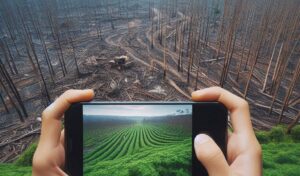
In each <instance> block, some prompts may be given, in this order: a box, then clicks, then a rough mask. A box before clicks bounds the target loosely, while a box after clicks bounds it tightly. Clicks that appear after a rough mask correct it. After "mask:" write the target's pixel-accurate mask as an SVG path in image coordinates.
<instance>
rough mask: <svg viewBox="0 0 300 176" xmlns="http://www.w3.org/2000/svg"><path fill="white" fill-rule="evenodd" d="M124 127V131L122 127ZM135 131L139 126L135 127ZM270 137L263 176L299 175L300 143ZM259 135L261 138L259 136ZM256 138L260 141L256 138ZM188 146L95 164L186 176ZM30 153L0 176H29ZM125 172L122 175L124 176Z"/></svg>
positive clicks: (0, 169)
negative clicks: (141, 160)
mask: <svg viewBox="0 0 300 176" xmlns="http://www.w3.org/2000/svg"><path fill="white" fill-rule="evenodd" d="M127 127H128V126H127ZM123 128H125V126H124V127H123ZM136 128H139V127H137V126H136ZM148 128H151V126H148ZM136 130H137V129H136ZM169 130H170V129H169ZM117 131H118V130H117V128H115V129H114V131H113V132H112V133H116V132H117ZM262 133H264V134H265V132H262ZM142 134H143V133H142ZM270 134H272V133H267V134H266V135H265V136H264V138H263V139H264V141H265V142H263V141H262V140H261V142H262V143H263V144H262V149H263V169H264V170H263V175H264V176H282V175H287V176H298V175H299V173H300V167H299V165H300V143H299V141H293V140H292V138H291V136H290V135H284V134H282V133H281V134H280V135H279V136H282V138H281V139H280V140H274V139H273V140H272V135H270ZM259 136H261V134H260V135H259ZM106 137H107V136H106ZM259 139H262V138H261V137H259ZM266 139H267V140H266ZM102 140H103V139H102ZM98 142H99V141H98ZM190 143H191V140H188V139H186V140H182V141H181V142H177V144H175V143H170V144H164V145H160V146H157V147H147V146H146V147H141V148H140V149H139V150H137V151H138V152H133V154H131V155H130V156H127V157H120V158H118V159H115V160H110V161H103V162H100V163H98V164H97V165H95V167H97V168H107V171H108V172H110V173H113V175H118V174H119V171H121V170H123V171H124V170H126V171H127V172H126V173H127V175H132V176H134V175H141V176H143V175H166V174H165V173H170V172H172V170H170V169H171V168H173V167H174V166H176V168H178V169H176V172H175V171H174V172H172V175H187V174H188V173H189V171H190V170H189V169H190V168H189V166H190V163H189V162H190V160H189V156H190V153H189V152H190V151H189V150H186V151H184V149H187V148H188V147H187V146H190V145H191V144H190ZM90 144H92V142H90ZM32 146H35V147H36V144H33V145H32ZM90 147H91V146H90ZM150 148H152V149H150ZM33 152H34V150H33V147H29V149H28V150H26V151H25V152H24V153H23V154H22V155H21V156H20V159H19V160H17V162H16V163H11V164H3V163H2V164H0V176H30V175H31V162H30V158H32V155H33ZM87 156H88V155H87ZM146 156H147V157H146ZM140 157H142V158H144V157H146V158H144V159H143V162H142V163H139V162H138V161H137V159H138V158H140ZM85 159H86V158H85ZM153 168H155V170H153ZM88 169H90V170H88ZM93 169H94V168H89V167H87V168H86V171H87V172H91V171H92V170H93ZM103 172H104V170H102V171H101V170H98V171H97V170H96V171H94V172H93V173H90V175H107V174H110V173H107V174H106V173H103ZM126 173H124V175H125V174H126Z"/></svg>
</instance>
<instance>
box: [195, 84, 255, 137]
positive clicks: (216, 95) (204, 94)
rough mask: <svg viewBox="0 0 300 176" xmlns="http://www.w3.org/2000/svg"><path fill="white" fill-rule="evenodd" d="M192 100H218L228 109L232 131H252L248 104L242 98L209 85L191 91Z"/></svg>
mask: <svg viewBox="0 0 300 176" xmlns="http://www.w3.org/2000/svg"><path fill="white" fill-rule="evenodd" d="M192 99H193V100H194V101H218V102H220V103H222V104H224V105H225V106H226V108H227V109H228V110H229V111H230V119H231V123H232V126H233V131H234V133H235V132H237V133H241V132H247V133H253V128H252V124H251V120H250V112H249V105H248V103H247V101H245V100H244V99H242V98H240V97H238V96H236V95H234V94H232V93H230V92H229V91H227V90H225V89H222V88H220V87H211V88H206V89H202V90H198V91H195V92H193V93H192Z"/></svg>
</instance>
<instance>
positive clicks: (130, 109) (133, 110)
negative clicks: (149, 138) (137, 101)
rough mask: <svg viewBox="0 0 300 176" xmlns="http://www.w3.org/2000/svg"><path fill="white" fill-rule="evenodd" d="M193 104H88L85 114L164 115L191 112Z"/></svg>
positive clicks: (84, 110) (84, 109)
mask: <svg viewBox="0 0 300 176" xmlns="http://www.w3.org/2000/svg"><path fill="white" fill-rule="evenodd" d="M191 113H192V106H191V105H88V106H87V105H86V106H84V107H83V114H84V115H108V116H115V115H116V116H164V115H174V114H191Z"/></svg>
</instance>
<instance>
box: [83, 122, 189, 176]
mask: <svg viewBox="0 0 300 176" xmlns="http://www.w3.org/2000/svg"><path fill="white" fill-rule="evenodd" d="M177 129H180V127H178V128H177ZM100 131H101V130H100ZM104 131H105V130H104ZM113 131H114V132H111V133H110V134H109V135H107V134H105V136H106V137H105V138H104V139H102V140H101V141H96V140H95V136H92V135H91V136H90V137H89V135H84V146H85V151H84V174H85V175H119V176H122V175H124V176H125V175H145V176H146V175H191V150H192V140H191V138H190V136H191V133H188V132H186V131H184V130H177V131H176V132H175V128H174V126H173V127H172V126H168V125H154V124H149V123H147V124H132V125H127V126H121V127H120V128H119V129H114V130H113ZM106 133H109V132H106ZM91 134H95V132H91ZM99 134H101V132H99ZM102 134H104V133H102ZM97 142H99V145H95V143H97Z"/></svg>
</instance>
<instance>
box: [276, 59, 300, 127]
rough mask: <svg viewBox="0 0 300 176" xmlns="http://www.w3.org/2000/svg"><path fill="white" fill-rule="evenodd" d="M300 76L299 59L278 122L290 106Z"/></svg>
mask: <svg viewBox="0 0 300 176" xmlns="http://www.w3.org/2000/svg"><path fill="white" fill-rule="evenodd" d="M299 76H300V61H298V64H297V67H296V73H294V76H293V79H292V81H291V84H290V86H289V88H288V91H287V93H286V96H285V98H284V102H283V106H282V108H281V112H280V115H279V120H278V123H281V121H282V117H283V112H284V110H285V109H286V108H287V107H288V102H289V100H290V97H291V95H292V93H293V90H294V88H295V85H296V82H297V80H298V79H299Z"/></svg>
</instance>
